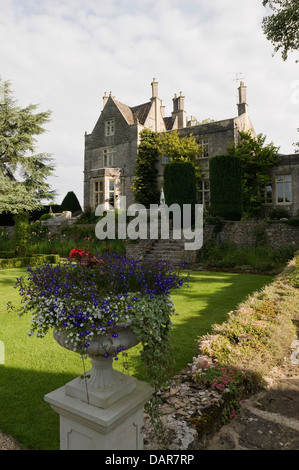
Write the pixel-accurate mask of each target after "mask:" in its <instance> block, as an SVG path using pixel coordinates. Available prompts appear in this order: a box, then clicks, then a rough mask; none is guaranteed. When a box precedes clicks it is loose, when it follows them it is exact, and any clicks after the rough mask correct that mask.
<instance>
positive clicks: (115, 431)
mask: <svg viewBox="0 0 299 470" xmlns="http://www.w3.org/2000/svg"><path fill="white" fill-rule="evenodd" d="M152 394H153V389H152V387H150V386H149V385H148V384H147V383H144V382H140V381H137V380H136V386H135V388H134V390H133V391H131V392H130V393H128V394H127V395H126V396H124V397H122V398H120V399H119V400H117V401H115V402H114V403H112V404H111V405H110V406H108V407H107V408H99V407H98V406H95V405H93V404H88V403H86V402H84V401H82V400H80V399H79V398H74V397H72V396H69V395H67V394H66V388H65V387H62V388H59V389H57V390H55V391H53V392H51V393H49V394H47V395H46V396H45V401H47V402H48V403H50V405H51V407H52V408H53V410H54V411H56V412H57V413H59V415H60V450H142V449H143V436H142V426H143V408H144V405H145V403H147V402H148V401H149V399H150V397H151V395H152Z"/></svg>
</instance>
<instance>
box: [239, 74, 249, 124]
mask: <svg viewBox="0 0 299 470" xmlns="http://www.w3.org/2000/svg"><path fill="white" fill-rule="evenodd" d="M246 88H247V87H246V86H245V85H244V82H240V86H239V104H238V115H239V116H240V115H241V114H244V113H247V106H248V105H247V98H246Z"/></svg>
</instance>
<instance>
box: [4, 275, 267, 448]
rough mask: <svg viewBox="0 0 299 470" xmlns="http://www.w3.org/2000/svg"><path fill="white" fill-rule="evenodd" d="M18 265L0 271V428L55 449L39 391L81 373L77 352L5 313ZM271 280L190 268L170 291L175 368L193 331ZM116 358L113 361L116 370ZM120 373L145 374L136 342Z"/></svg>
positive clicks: (54, 423)
mask: <svg viewBox="0 0 299 470" xmlns="http://www.w3.org/2000/svg"><path fill="white" fill-rule="evenodd" d="M25 273H26V270H25V268H24V269H6V270H5V269H3V270H1V271H0V341H2V342H3V343H4V346H5V356H4V361H3V362H4V364H2V365H0V429H1V430H2V431H3V432H5V433H7V434H10V435H12V436H13V437H14V438H15V439H16V440H17V441H18V442H20V443H21V444H22V445H23V446H24V447H26V448H30V449H39V450H54V449H59V417H58V415H57V414H56V413H55V412H54V411H53V410H52V409H51V408H50V406H49V404H48V403H46V402H45V401H44V395H45V394H47V393H49V392H51V391H53V390H55V389H56V388H59V387H61V386H63V385H64V384H65V383H67V382H68V381H70V380H72V379H73V378H74V377H77V376H78V375H80V374H81V373H82V361H81V359H80V357H79V356H78V355H77V354H76V353H73V352H71V351H67V350H65V349H64V348H61V347H60V346H59V345H58V344H57V343H56V342H55V341H54V339H53V337H52V335H51V334H48V335H46V337H45V338H43V339H39V338H36V337H28V335H27V330H29V327H30V317H29V316H28V317H22V318H19V317H18V315H14V314H12V313H7V310H6V304H7V302H8V301H11V302H15V303H19V302H20V298H19V295H18V292H17V291H16V290H15V289H14V283H15V280H16V278H17V277H19V276H20V275H23V274H25ZM271 281H272V278H271V277H269V276H262V275H250V274H248V275H245V274H231V273H211V272H201V271H192V273H191V276H190V282H189V286H190V287H189V288H188V287H184V288H183V289H181V290H179V291H176V292H175V293H174V294H173V300H174V302H175V305H176V309H177V311H178V315H176V316H175V317H174V318H173V322H174V325H173V331H172V344H173V349H174V359H175V370H174V372H175V371H179V370H181V369H182V368H183V367H185V366H186V365H187V364H188V363H189V362H190V361H191V360H192V357H193V356H194V354H196V351H197V341H198V336H201V335H204V334H207V333H209V332H210V331H211V329H212V325H213V324H214V323H222V322H224V321H225V320H226V319H227V314H228V312H229V311H230V310H232V309H234V308H236V306H237V305H238V304H239V303H240V302H241V301H242V300H243V299H244V298H245V297H247V295H248V294H251V293H253V292H255V291H256V290H259V289H261V288H262V287H263V286H264V285H265V284H268V283H270V282H271ZM122 367H123V364H122V361H121V360H119V361H118V362H117V363H115V368H116V369H119V370H121V369H122ZM126 373H129V374H132V375H134V376H136V377H137V378H139V379H141V380H145V379H146V376H145V371H144V368H143V367H142V364H141V362H140V359H139V347H138V346H136V347H135V348H133V349H132V350H130V351H129V369H128V370H127V371H126Z"/></svg>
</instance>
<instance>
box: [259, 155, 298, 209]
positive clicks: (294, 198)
mask: <svg viewBox="0 0 299 470" xmlns="http://www.w3.org/2000/svg"><path fill="white" fill-rule="evenodd" d="M279 158H280V160H279V163H278V164H277V165H275V166H273V168H272V169H271V183H270V184H269V186H268V191H267V193H268V194H267V196H266V197H267V198H268V201H267V203H266V207H267V208H268V209H273V208H276V209H277V208H280V209H284V210H285V211H286V213H287V214H288V215H289V216H291V217H298V216H299V154H293V155H280V157H279Z"/></svg>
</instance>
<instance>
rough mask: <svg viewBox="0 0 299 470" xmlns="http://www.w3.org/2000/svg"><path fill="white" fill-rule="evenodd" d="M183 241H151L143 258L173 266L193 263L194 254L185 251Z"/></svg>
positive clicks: (194, 259)
mask: <svg viewBox="0 0 299 470" xmlns="http://www.w3.org/2000/svg"><path fill="white" fill-rule="evenodd" d="M184 244H185V240H184V239H179V240H177V239H169V240H164V239H158V240H152V243H151V244H150V246H149V248H148V249H147V250H146V251H145V253H144V255H143V257H144V258H146V259H150V260H163V261H167V262H169V263H171V264H173V265H180V266H181V265H182V264H190V263H195V261H196V252H194V251H186V250H185V248H184Z"/></svg>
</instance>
